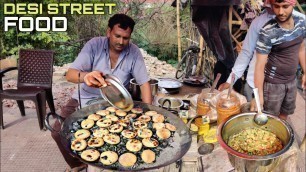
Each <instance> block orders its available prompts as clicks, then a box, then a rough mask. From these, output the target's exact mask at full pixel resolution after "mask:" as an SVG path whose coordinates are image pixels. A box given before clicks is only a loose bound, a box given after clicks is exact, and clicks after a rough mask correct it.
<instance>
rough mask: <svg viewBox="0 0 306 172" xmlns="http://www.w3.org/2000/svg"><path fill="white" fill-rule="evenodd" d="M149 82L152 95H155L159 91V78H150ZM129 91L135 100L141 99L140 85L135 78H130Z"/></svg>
mask: <svg viewBox="0 0 306 172" xmlns="http://www.w3.org/2000/svg"><path fill="white" fill-rule="evenodd" d="M149 84H150V87H151V93H152V96H155V95H156V94H157V92H158V80H156V79H150V81H149ZM129 91H130V93H131V96H132V98H133V99H134V100H141V91H140V85H139V84H137V83H136V80H135V79H131V80H130V86H129Z"/></svg>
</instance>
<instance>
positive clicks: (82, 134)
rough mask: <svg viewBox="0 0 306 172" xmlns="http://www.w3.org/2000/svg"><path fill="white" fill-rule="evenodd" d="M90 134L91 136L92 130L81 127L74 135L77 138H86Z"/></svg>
mask: <svg viewBox="0 0 306 172" xmlns="http://www.w3.org/2000/svg"><path fill="white" fill-rule="evenodd" d="M89 136H90V132H89V131H88V130H85V129H80V130H78V131H76V132H75V133H74V137H75V138H76V139H86V138H87V137H89Z"/></svg>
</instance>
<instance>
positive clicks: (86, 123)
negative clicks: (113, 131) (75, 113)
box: [81, 119, 95, 129]
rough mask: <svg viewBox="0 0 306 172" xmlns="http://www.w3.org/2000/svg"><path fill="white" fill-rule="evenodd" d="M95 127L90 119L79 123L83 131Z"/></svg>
mask: <svg viewBox="0 0 306 172" xmlns="http://www.w3.org/2000/svg"><path fill="white" fill-rule="evenodd" d="M94 125H95V121H94V120H92V119H85V120H83V121H82V122H81V127H82V128H84V129H89V128H91V127H93V126H94Z"/></svg>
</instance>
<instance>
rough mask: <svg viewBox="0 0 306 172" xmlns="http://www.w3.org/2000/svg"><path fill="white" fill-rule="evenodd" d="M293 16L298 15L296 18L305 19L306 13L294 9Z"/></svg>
mask: <svg viewBox="0 0 306 172" xmlns="http://www.w3.org/2000/svg"><path fill="white" fill-rule="evenodd" d="M292 16H293V17H296V18H299V19H303V20H305V19H306V15H305V14H303V13H300V12H298V11H296V10H293V12H292Z"/></svg>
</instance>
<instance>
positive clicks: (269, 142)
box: [227, 128, 283, 156]
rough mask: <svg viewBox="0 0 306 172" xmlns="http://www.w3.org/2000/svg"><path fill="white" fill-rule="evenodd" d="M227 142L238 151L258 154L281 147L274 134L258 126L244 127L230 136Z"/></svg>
mask: <svg viewBox="0 0 306 172" xmlns="http://www.w3.org/2000/svg"><path fill="white" fill-rule="evenodd" d="M227 144H228V145H229V146H230V147H231V148H232V149H234V150H236V151H238V152H241V153H245V154H248V155H259V156H265V155H269V154H273V153H276V152H278V151H280V150H281V149H282V148H283V145H282V142H281V140H280V139H279V138H277V137H276V135H275V134H273V133H271V132H269V131H266V130H263V129H260V128H246V129H244V130H242V131H240V132H239V133H237V134H234V135H232V136H230V137H229V140H228V143H227Z"/></svg>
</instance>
